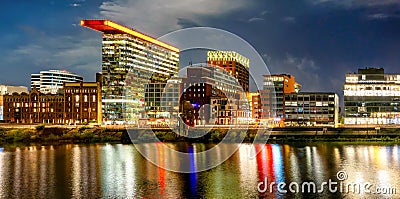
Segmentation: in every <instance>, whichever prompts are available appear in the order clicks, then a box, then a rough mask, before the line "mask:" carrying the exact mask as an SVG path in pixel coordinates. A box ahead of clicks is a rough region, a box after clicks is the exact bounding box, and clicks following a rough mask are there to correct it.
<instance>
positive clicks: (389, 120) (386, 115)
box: [344, 68, 400, 125]
mask: <svg viewBox="0 0 400 199" xmlns="http://www.w3.org/2000/svg"><path fill="white" fill-rule="evenodd" d="M344 114H345V119H344V123H345V124H350V125H351V124H363V125H369V124H374V125H390V124H400V118H399V115H400V74H385V73H384V69H383V68H365V69H358V73H354V74H346V82H345V84H344Z"/></svg>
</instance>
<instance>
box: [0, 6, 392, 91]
mask: <svg viewBox="0 0 400 199" xmlns="http://www.w3.org/2000/svg"><path fill="white" fill-rule="evenodd" d="M0 9H1V12H0V18H1V23H0V28H1V30H2V31H1V32H0V38H1V45H0V60H1V62H0V67H1V69H2V72H1V73H0V84H11V85H25V86H28V85H29V84H30V74H31V73H37V72H39V71H40V70H48V69H66V70H68V71H71V72H74V73H77V74H80V75H83V76H84V78H85V80H86V81H94V79H95V72H98V71H100V69H101V34H100V33H98V32H95V31H93V30H90V29H87V28H84V27H81V26H80V25H79V21H80V20H81V19H110V20H112V21H115V22H117V23H121V24H123V25H126V26H128V27H132V28H134V29H136V30H139V31H140V32H144V33H146V34H148V35H151V36H153V37H160V36H162V35H164V34H166V33H169V32H171V31H174V30H178V29H181V28H187V27H194V26H206V27H215V28H219V29H223V30H226V31H229V32H232V33H234V34H236V35H238V36H240V37H242V38H243V39H245V40H246V41H247V42H249V43H250V44H251V45H252V46H253V47H254V48H255V49H256V50H257V51H258V53H259V54H260V55H261V56H262V58H263V59H264V61H265V63H266V64H267V66H268V69H269V70H270V72H271V73H287V74H292V75H295V77H296V80H297V81H298V82H299V83H301V84H302V85H303V90H304V91H334V92H336V93H338V94H341V93H342V88H343V83H344V76H345V74H346V73H349V72H356V71H357V68H360V67H363V68H364V67H383V68H385V71H386V72H388V73H400V67H399V66H400V55H399V52H400V0H379V1H375V0H364V1H361V0H298V1H292V0H291V1H290V0H279V1H276V0H192V1H191V0H185V1H182V0H167V1H166V0H132V1H128V0H109V1H99V0H94V1H89V0H86V1H85V0H74V1H71V0H70V1H65V0H57V1H56V0H54V1H44V0H35V1H32V0H19V1H10V0H5V1H2V6H1V8H0ZM252 67H257V66H252Z"/></svg>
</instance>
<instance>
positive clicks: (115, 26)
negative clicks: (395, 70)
mask: <svg viewBox="0 0 400 199" xmlns="http://www.w3.org/2000/svg"><path fill="white" fill-rule="evenodd" d="M86 22H88V23H86ZM101 22H103V23H102V24H101ZM81 25H82V26H86V27H89V28H92V29H95V30H98V31H105V30H110V29H114V30H119V31H121V32H123V33H127V34H130V35H132V36H135V37H138V38H141V39H143V40H146V41H148V42H150V43H153V44H156V45H158V46H161V47H164V48H166V49H169V50H172V51H175V52H179V49H178V48H176V47H174V46H171V45H168V44H166V43H164V42H161V41H159V40H157V39H154V38H152V37H149V36H147V35H145V34H142V33H140V32H137V31H134V30H132V29H130V28H127V27H125V26H122V25H119V24H117V23H114V22H112V21H109V20H81ZM101 25H104V26H106V27H101ZM97 26H100V27H97Z"/></svg>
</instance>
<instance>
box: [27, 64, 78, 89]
mask: <svg viewBox="0 0 400 199" xmlns="http://www.w3.org/2000/svg"><path fill="white" fill-rule="evenodd" d="M82 81H83V77H82V76H79V75H76V74H74V73H71V72H68V71H66V70H48V71H40V73H39V74H32V75H31V89H33V88H34V87H36V88H37V90H38V91H40V92H41V93H42V94H57V92H58V89H61V88H62V86H63V83H64V82H82Z"/></svg>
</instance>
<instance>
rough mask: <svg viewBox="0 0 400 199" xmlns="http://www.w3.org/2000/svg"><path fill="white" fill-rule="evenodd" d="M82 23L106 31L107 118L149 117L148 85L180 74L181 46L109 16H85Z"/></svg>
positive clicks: (113, 121) (121, 120) (134, 121)
mask: <svg viewBox="0 0 400 199" xmlns="http://www.w3.org/2000/svg"><path fill="white" fill-rule="evenodd" d="M81 25H82V26H86V27H89V28H92V29H94V30H97V31H100V32H102V33H103V41H102V75H103V78H102V98H103V100H102V102H103V120H104V122H105V123H111V124H125V123H127V122H128V123H130V124H133V125H136V124H138V121H139V120H140V119H141V118H146V117H147V116H146V108H145V107H146V106H145V101H146V100H145V89H146V87H147V86H148V85H149V84H154V83H165V84H166V83H167V80H169V79H170V78H171V77H172V76H174V75H177V73H178V69H179V68H178V64H179V49H177V48H175V47H173V46H170V45H168V44H166V43H163V42H161V41H158V40H156V39H154V38H151V37H149V36H147V35H144V34H142V33H139V32H137V31H134V30H132V29H129V28H127V27H124V26H121V25H119V24H116V23H114V22H111V21H108V20H83V21H81ZM158 100H160V99H158ZM156 105H159V102H155V103H154V104H153V106H156Z"/></svg>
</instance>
